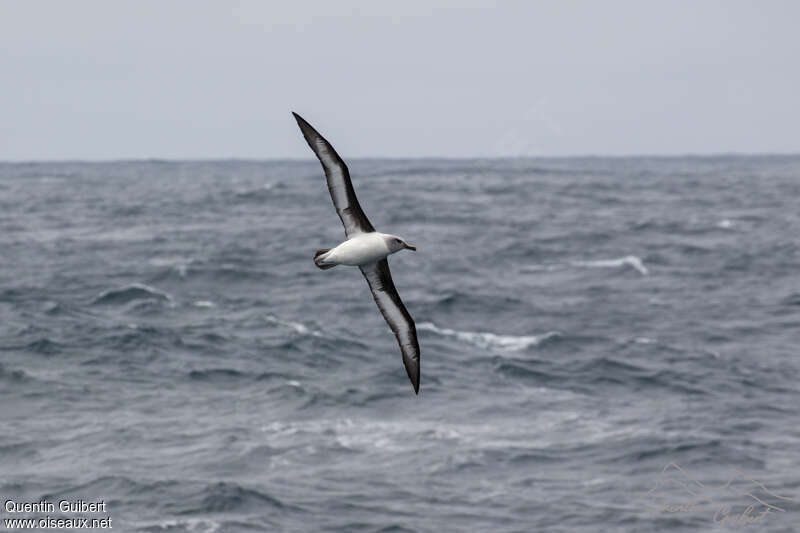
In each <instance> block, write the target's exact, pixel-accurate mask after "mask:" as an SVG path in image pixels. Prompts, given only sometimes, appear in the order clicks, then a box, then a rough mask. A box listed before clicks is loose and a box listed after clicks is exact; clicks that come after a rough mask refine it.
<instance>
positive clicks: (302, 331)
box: [267, 315, 323, 337]
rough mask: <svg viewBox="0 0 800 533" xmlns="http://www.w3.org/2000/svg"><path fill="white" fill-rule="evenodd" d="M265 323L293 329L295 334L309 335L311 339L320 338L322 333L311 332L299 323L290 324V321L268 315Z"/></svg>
mask: <svg viewBox="0 0 800 533" xmlns="http://www.w3.org/2000/svg"><path fill="white" fill-rule="evenodd" d="M267 322H271V323H272V324H278V325H279V326H284V327H287V328H291V329H293V330H294V331H295V332H297V333H299V334H300V335H311V336H312V337H322V336H323V335H322V333H320V332H319V331H315V330H312V329H311V328H309V327H308V326H306V325H305V324H302V323H300V322H292V321H290V320H282V319H280V318H278V317H276V316H275V315H268V316H267Z"/></svg>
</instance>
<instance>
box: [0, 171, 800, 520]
mask: <svg viewBox="0 0 800 533" xmlns="http://www.w3.org/2000/svg"><path fill="white" fill-rule="evenodd" d="M348 164H349V166H350V170H351V174H352V176H353V183H354V185H355V189H356V192H357V193H358V195H359V199H360V202H361V205H362V206H363V208H364V210H365V212H366V214H367V215H368V216H369V217H370V219H371V221H372V223H373V224H374V225H375V227H377V228H378V230H379V231H384V232H387V233H394V234H397V235H400V236H402V237H404V238H406V239H407V240H408V242H410V243H412V244H414V245H416V246H417V247H418V249H419V251H418V252H417V253H412V252H408V251H405V252H401V253H398V254H396V255H393V256H392V257H391V258H390V260H389V263H390V265H391V269H392V274H393V277H394V282H395V285H396V286H397V289H398V291H399V293H400V295H401V297H402V298H403V300H404V302H405V304H406V306H407V307H408V309H409V311H410V313H411V315H412V316H413V317H414V318H415V320H416V323H417V329H418V333H419V342H420V347H421V367H422V379H421V387H420V394H419V396H415V395H414V392H413V390H412V387H411V384H410V382H409V380H408V377H407V376H406V373H405V370H404V368H403V365H402V360H401V356H400V351H399V348H398V346H397V344H396V341H395V339H394V337H393V335H392V333H391V331H390V330H389V328H388V326H387V325H386V324H385V322H384V321H383V319H382V317H381V316H380V314H379V312H378V310H377V308H376V306H375V304H374V302H373V300H372V297H371V295H370V293H369V290H368V287H367V284H366V282H365V280H364V279H363V277H362V276H361V274H360V272H358V270H357V269H355V268H350V267H336V268H334V269H331V270H326V271H321V270H319V269H317V268H316V267H315V266H314V264H313V262H312V257H313V254H314V251H315V250H316V249H318V248H328V247H331V246H332V245H335V244H337V243H339V242H340V241H341V240H343V238H344V232H343V229H342V227H341V224H340V222H339V219H338V217H337V216H336V213H335V212H334V209H333V206H332V204H331V200H330V197H329V195H328V191H327V188H326V186H325V181H324V177H323V175H322V170H321V167H320V165H319V163H318V162H316V161H315V160H311V159H309V160H307V161H266V162H261V161H202V162H201V161H198V162H191V161H190V162H177V161H176V162H173V161H131V162H108V163H79V162H74V163H73V162H60V163H57V162H54V163H3V164H0V429H1V430H2V431H0V500H2V502H3V509H0V519H2V520H3V527H5V528H6V529H9V530H13V529H14V527H20V526H19V525H18V524H17V525H16V526H15V525H14V523H13V522H8V521H9V520H16V519H27V518H31V519H34V520H36V521H41V520H45V522H42V524H43V525H45V526H49V525H50V524H53V523H54V522H53V521H54V520H58V519H63V520H66V519H78V518H87V519H89V520H92V519H97V520H100V519H108V520H111V521H112V522H111V523H110V525H111V526H112V527H113V529H115V530H117V531H130V532H152V533H157V532H170V533H173V532H175V533H177V532H195V533H205V532H224V533H229V532H230V533H237V532H254V531H287V532H306V531H309V532H316V531H326V532H327V531H341V532H345V531H347V532H350V531H352V532H411V531H416V532H436V533H439V532H445V531H447V532H449V531H480V532H484V531H486V532H488V531H492V532H512V531H513V532H533V531H554V532H597V531H604V532H636V531H643V532H652V531H724V530H737V529H738V530H747V531H769V532H791V531H798V530H800V526H799V525H798V524H800V412H799V411H800V410H799V409H798V408H799V407H800V385H799V383H800V353H798V341H800V157H794V156H719V157H664V158H649V157H637V158H560V159H507V160H381V159H374V160H350V161H348ZM62 501H66V502H72V503H75V502H80V501H83V502H85V503H96V504H98V505H99V504H100V502H102V503H103V508H102V511H100V510H98V509H100V508H99V507H98V506H95V507H94V510H87V508H86V507H85V506H83V507H80V505H79V504H78V503H76V505H78V507H73V508H70V507H68V508H67V509H66V511H62V510H60V509H59V505H60V502H62ZM9 502H10V503H9ZM35 502H37V503H38V502H44V503H52V504H54V509H52V508H49V507H47V506H44V507H39V508H36V509H34V508H33V507H30V505H32V504H33V503H35ZM26 503H27V504H29V506H28V507H27V508H26V507H25V504H26ZM67 505H70V504H69V503H68V504H67ZM26 509H28V510H27V511H26ZM81 509H83V510H81ZM47 520H49V521H47ZM36 524H37V525H39V522H36ZM100 527H101V526H99V525H97V526H96V528H100ZM95 530H97V529H95Z"/></svg>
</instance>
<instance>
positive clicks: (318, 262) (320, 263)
mask: <svg viewBox="0 0 800 533" xmlns="http://www.w3.org/2000/svg"><path fill="white" fill-rule="evenodd" d="M330 251H331V249H330V248H322V249H321V250H317V251H316V252H314V264H315V265H317V268H321V269H322V270H328V269H329V268H333V267H335V266H336V265H326V264H325V263H323V259H322V257H320V256H321V255H323V254H326V253H328V252H330Z"/></svg>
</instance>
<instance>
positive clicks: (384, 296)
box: [359, 259, 419, 394]
mask: <svg viewBox="0 0 800 533" xmlns="http://www.w3.org/2000/svg"><path fill="white" fill-rule="evenodd" d="M359 268H360V269H361V272H362V273H363V274H364V277H365V278H367V283H369V288H370V290H371V291H372V297H373V298H375V303H376V304H378V309H380V310H381V313H382V314H383V318H385V319H386V322H387V323H388V324H389V327H391V328H392V331H393V332H394V336H395V337H397V342H398V343H399V344H400V350H401V351H402V352H403V364H404V365H405V367H406V372H407V373H408V377H409V379H410V380H411V384H412V385H413V386H414V392H415V393H417V394H419V342H417V328H416V326H415V325H414V319H412V318H411V315H409V314H408V310H407V309H406V306H405V305H403V301H402V300H401V299H400V295H399V294H397V289H395V288H394V283H393V282H392V273H391V272H389V262H388V261H387V260H386V259H381V260H380V261H378V262H377V263H372V264H369V265H363V266H361V267H359Z"/></svg>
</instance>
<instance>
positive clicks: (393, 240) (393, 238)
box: [382, 233, 417, 254]
mask: <svg viewBox="0 0 800 533" xmlns="http://www.w3.org/2000/svg"><path fill="white" fill-rule="evenodd" d="M382 235H383V240H384V242H385V243H386V246H387V247H388V248H389V253H390V254H393V253H395V252H399V251H400V250H411V251H413V252H416V251H417V247H416V246H411V245H410V244H408V243H407V242H406V241H405V240H404V239H402V238H401V237H398V236H397V235H387V234H385V233H384V234H382Z"/></svg>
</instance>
